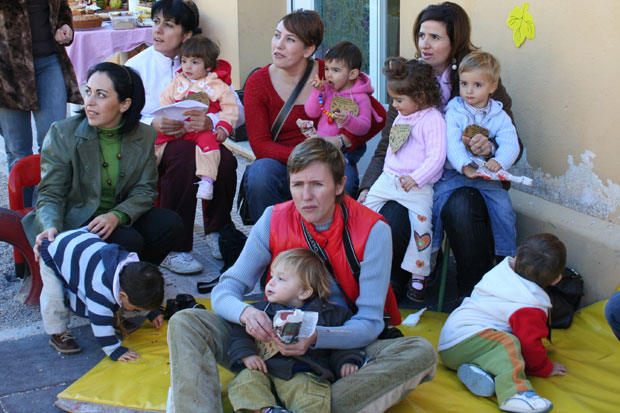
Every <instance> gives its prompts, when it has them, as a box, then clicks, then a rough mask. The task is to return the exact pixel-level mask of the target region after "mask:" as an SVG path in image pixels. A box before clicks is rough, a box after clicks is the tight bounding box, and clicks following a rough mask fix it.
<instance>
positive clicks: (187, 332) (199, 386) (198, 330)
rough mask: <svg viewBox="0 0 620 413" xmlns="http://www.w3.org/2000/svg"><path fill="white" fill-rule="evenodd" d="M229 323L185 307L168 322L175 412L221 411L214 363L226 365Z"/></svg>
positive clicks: (215, 364) (212, 315)
mask: <svg viewBox="0 0 620 413" xmlns="http://www.w3.org/2000/svg"><path fill="white" fill-rule="evenodd" d="M229 340H230V325H229V324H228V323H227V322H226V321H225V320H224V319H222V318H220V317H218V316H217V315H216V314H215V313H212V312H211V311H208V310H202V309H194V308H192V309H187V310H183V311H179V312H178V313H176V314H175V315H174V316H173V317H172V318H171V319H170V323H169V324H168V347H169V349H170V371H171V376H172V377H171V383H172V394H173V400H174V407H175V411H177V412H184V413H185V412H201V413H208V412H221V411H222V395H221V389H220V378H219V372H218V369H217V365H218V364H220V365H222V366H228V348H229Z"/></svg>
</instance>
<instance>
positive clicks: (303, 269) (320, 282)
mask: <svg viewBox="0 0 620 413" xmlns="http://www.w3.org/2000/svg"><path fill="white" fill-rule="evenodd" d="M280 265H281V266H284V267H286V268H287V270H289V271H290V272H291V273H292V274H293V275H294V276H295V277H297V278H299V281H300V282H301V285H302V286H303V288H304V289H308V288H311V289H312V291H313V296H318V297H319V298H320V299H321V300H323V301H327V300H328V299H329V293H330V285H331V276H330V274H329V271H328V270H327V267H326V266H325V263H324V262H323V260H322V259H321V258H320V257H319V256H318V255H316V254H315V253H314V252H312V251H311V250H308V249H305V248H294V249H290V250H286V251H283V252H281V253H279V254H278V256H277V257H276V258H275V259H274V260H273V262H272V263H271V268H274V267H276V266H280Z"/></svg>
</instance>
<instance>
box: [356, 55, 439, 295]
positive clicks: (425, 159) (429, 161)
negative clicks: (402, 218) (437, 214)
mask: <svg viewBox="0 0 620 413" xmlns="http://www.w3.org/2000/svg"><path fill="white" fill-rule="evenodd" d="M383 73H385V75H386V77H387V90H388V93H389V95H390V96H391V97H392V99H393V102H392V105H393V106H394V108H395V109H396V110H397V111H398V116H397V117H396V119H395V120H394V123H393V125H392V129H391V130H390V144H389V147H388V149H387V152H386V155H385V163H384V165H383V172H382V173H381V175H380V176H379V178H378V179H377V181H376V182H375V183H374V184H373V185H372V186H371V187H370V190H369V191H368V194H367V195H366V199H365V201H364V205H366V206H367V207H368V208H370V209H372V210H373V211H377V212H379V210H381V208H382V207H383V205H384V204H385V203H386V202H388V201H396V202H398V203H399V204H401V205H402V206H404V207H405V208H407V210H408V211H409V221H410V222H411V239H410V241H409V245H408V246H407V250H406V252H405V256H404V258H403V262H402V264H401V268H403V269H404V270H405V271H408V272H410V273H411V277H412V278H411V282H410V283H409V284H408V286H407V297H408V298H409V299H411V300H414V301H424V288H425V286H426V277H427V276H428V275H429V274H430V272H431V234H432V224H431V210H432V205H433V184H434V183H435V182H437V181H438V180H439V178H440V177H441V172H442V170H443V165H444V162H445V160H446V122H445V121H444V118H443V115H442V113H441V111H440V110H439V109H438V108H439V107H441V92H440V89H439V84H438V83H437V80H436V79H435V75H434V74H433V68H432V67H431V66H430V65H428V64H427V63H424V62H422V61H417V60H411V61H407V60H406V59H404V58H402V57H392V58H389V59H388V60H387V61H386V62H385V67H384V69H383Z"/></svg>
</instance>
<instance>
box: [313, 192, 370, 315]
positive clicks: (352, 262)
mask: <svg viewBox="0 0 620 413" xmlns="http://www.w3.org/2000/svg"><path fill="white" fill-rule="evenodd" d="M339 205H340V210H341V211H342V218H343V219H344V230H343V231H342V243H343V245H344V251H345V254H346V256H347V261H348V262H349V267H350V268H351V272H352V273H353V278H355V281H356V282H357V283H358V284H359V280H360V269H361V266H360V262H359V260H358V259H357V255H356V254H355V250H354V249H353V242H352V241H351V235H350V234H349V229H348V228H347V221H348V219H349V211H348V210H347V207H346V206H345V205H344V204H339ZM301 228H302V230H303V233H304V238H306V242H307V243H308V247H310V249H311V250H312V251H314V252H315V253H316V254H317V255H318V256H319V257H321V259H322V260H323V262H325V266H326V267H327V270H328V271H329V272H330V273H331V274H332V276H333V278H334V282H335V283H336V286H338V289H339V290H340V292H341V293H342V296H343V297H344V299H345V301H346V302H347V306H348V307H349V309H350V310H351V312H352V313H353V314H355V313H357V306H356V305H355V303H354V302H352V301H351V299H350V298H349V296H347V294H346V293H345V292H344V289H343V288H342V285H340V282H339V281H338V279H337V278H336V274H335V273H334V268H333V267H332V265H331V263H330V262H329V258H328V257H327V253H326V252H325V250H324V249H323V248H322V247H321V246H320V245H319V244H318V243H317V242H316V241H315V239H314V238H312V234H310V231H308V228H307V227H306V224H305V223H304V220H303V219H302V220H301Z"/></svg>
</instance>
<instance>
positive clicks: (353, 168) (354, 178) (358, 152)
mask: <svg viewBox="0 0 620 413" xmlns="http://www.w3.org/2000/svg"><path fill="white" fill-rule="evenodd" d="M364 153H366V144H365V143H364V144H362V145H360V146H358V147H357V148H355V149H354V150H352V151H351V152H345V153H344V157H345V159H346V161H347V165H346V166H345V168H344V174H345V175H346V176H347V182H346V183H345V184H344V190H345V191H347V194H349V195H350V196H352V197H353V198H356V197H357V190H358V189H359V186H360V175H359V171H358V170H357V163H358V162H359V160H360V159H361V158H362V156H364Z"/></svg>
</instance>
